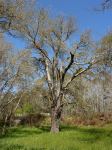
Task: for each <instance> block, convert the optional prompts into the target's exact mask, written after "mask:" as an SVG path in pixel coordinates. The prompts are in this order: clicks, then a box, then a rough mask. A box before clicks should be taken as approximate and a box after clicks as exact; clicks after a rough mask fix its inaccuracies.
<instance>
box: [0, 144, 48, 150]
mask: <svg viewBox="0 0 112 150" xmlns="http://www.w3.org/2000/svg"><path fill="white" fill-rule="evenodd" d="M0 148H1V150H46V149H45V148H27V147H25V146H23V145H19V144H15V145H9V146H8V145H1V144H0Z"/></svg>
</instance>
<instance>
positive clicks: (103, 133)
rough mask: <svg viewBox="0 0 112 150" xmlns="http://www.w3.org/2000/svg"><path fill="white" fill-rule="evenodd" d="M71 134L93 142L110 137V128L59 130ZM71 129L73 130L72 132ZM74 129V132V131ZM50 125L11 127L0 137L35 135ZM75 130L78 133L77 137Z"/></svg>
mask: <svg viewBox="0 0 112 150" xmlns="http://www.w3.org/2000/svg"><path fill="white" fill-rule="evenodd" d="M69 131H70V134H72V136H71V137H70V139H71V140H75V139H77V140H78V141H80V142H89V143H92V142H95V141H98V140H100V139H103V138H106V137H108V138H112V129H110V130H109V129H108V130H107V129H106V128H88V127H86V128H85V127H84V128H80V127H77V126H62V127H61V132H63V133H64V132H69ZM72 131H73V132H72ZM74 131H75V132H74ZM49 132H50V126H41V127H37V128H24V127H18V128H12V129H10V130H9V132H8V134H7V135H5V136H2V137H0V138H15V137H16V138H19V137H28V136H36V135H39V134H44V133H49ZM76 132H77V133H78V134H79V137H77V135H76Z"/></svg>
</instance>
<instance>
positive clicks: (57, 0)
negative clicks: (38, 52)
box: [11, 0, 112, 48]
mask: <svg viewBox="0 0 112 150" xmlns="http://www.w3.org/2000/svg"><path fill="white" fill-rule="evenodd" d="M101 1H102V0H38V5H39V7H44V8H46V9H48V10H49V12H50V13H51V14H52V15H55V16H58V15H60V14H61V15H64V16H73V17H75V19H76V22H77V26H78V29H79V30H78V31H79V33H81V32H83V31H85V30H88V29H90V30H91V31H92V36H93V39H94V40H99V39H100V38H101V37H102V36H103V35H105V34H106V33H107V32H108V31H110V30H111V29H112V10H111V11H109V10H108V11H105V12H97V11H95V10H94V9H95V8H96V7H97V6H99V4H100V3H101ZM11 41H12V42H14V43H15V45H16V47H18V48H20V47H21V46H23V45H24V43H23V42H22V41H21V44H20V42H19V41H18V40H14V39H11Z"/></svg>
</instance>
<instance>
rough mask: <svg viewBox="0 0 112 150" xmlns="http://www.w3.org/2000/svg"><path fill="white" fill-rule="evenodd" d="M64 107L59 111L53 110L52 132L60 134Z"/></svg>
mask: <svg viewBox="0 0 112 150" xmlns="http://www.w3.org/2000/svg"><path fill="white" fill-rule="evenodd" d="M61 113H62V107H60V108H59V109H56V108H52V109H51V132H52V133H58V132H59V130H60V119H61Z"/></svg>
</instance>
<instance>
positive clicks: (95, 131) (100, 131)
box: [62, 126, 112, 143]
mask: <svg viewBox="0 0 112 150" xmlns="http://www.w3.org/2000/svg"><path fill="white" fill-rule="evenodd" d="M66 131H67V132H68V131H75V132H78V135H79V136H78V137H77V135H76V133H74V134H75V135H76V136H75V135H71V137H70V140H74V141H75V140H77V141H80V142H87V143H95V142H96V141H99V140H104V139H105V138H109V139H110V138H111V139H112V129H110V130H109V129H106V128H92V127H91V128H88V127H86V128H80V127H74V126H64V127H62V132H66Z"/></svg>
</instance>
